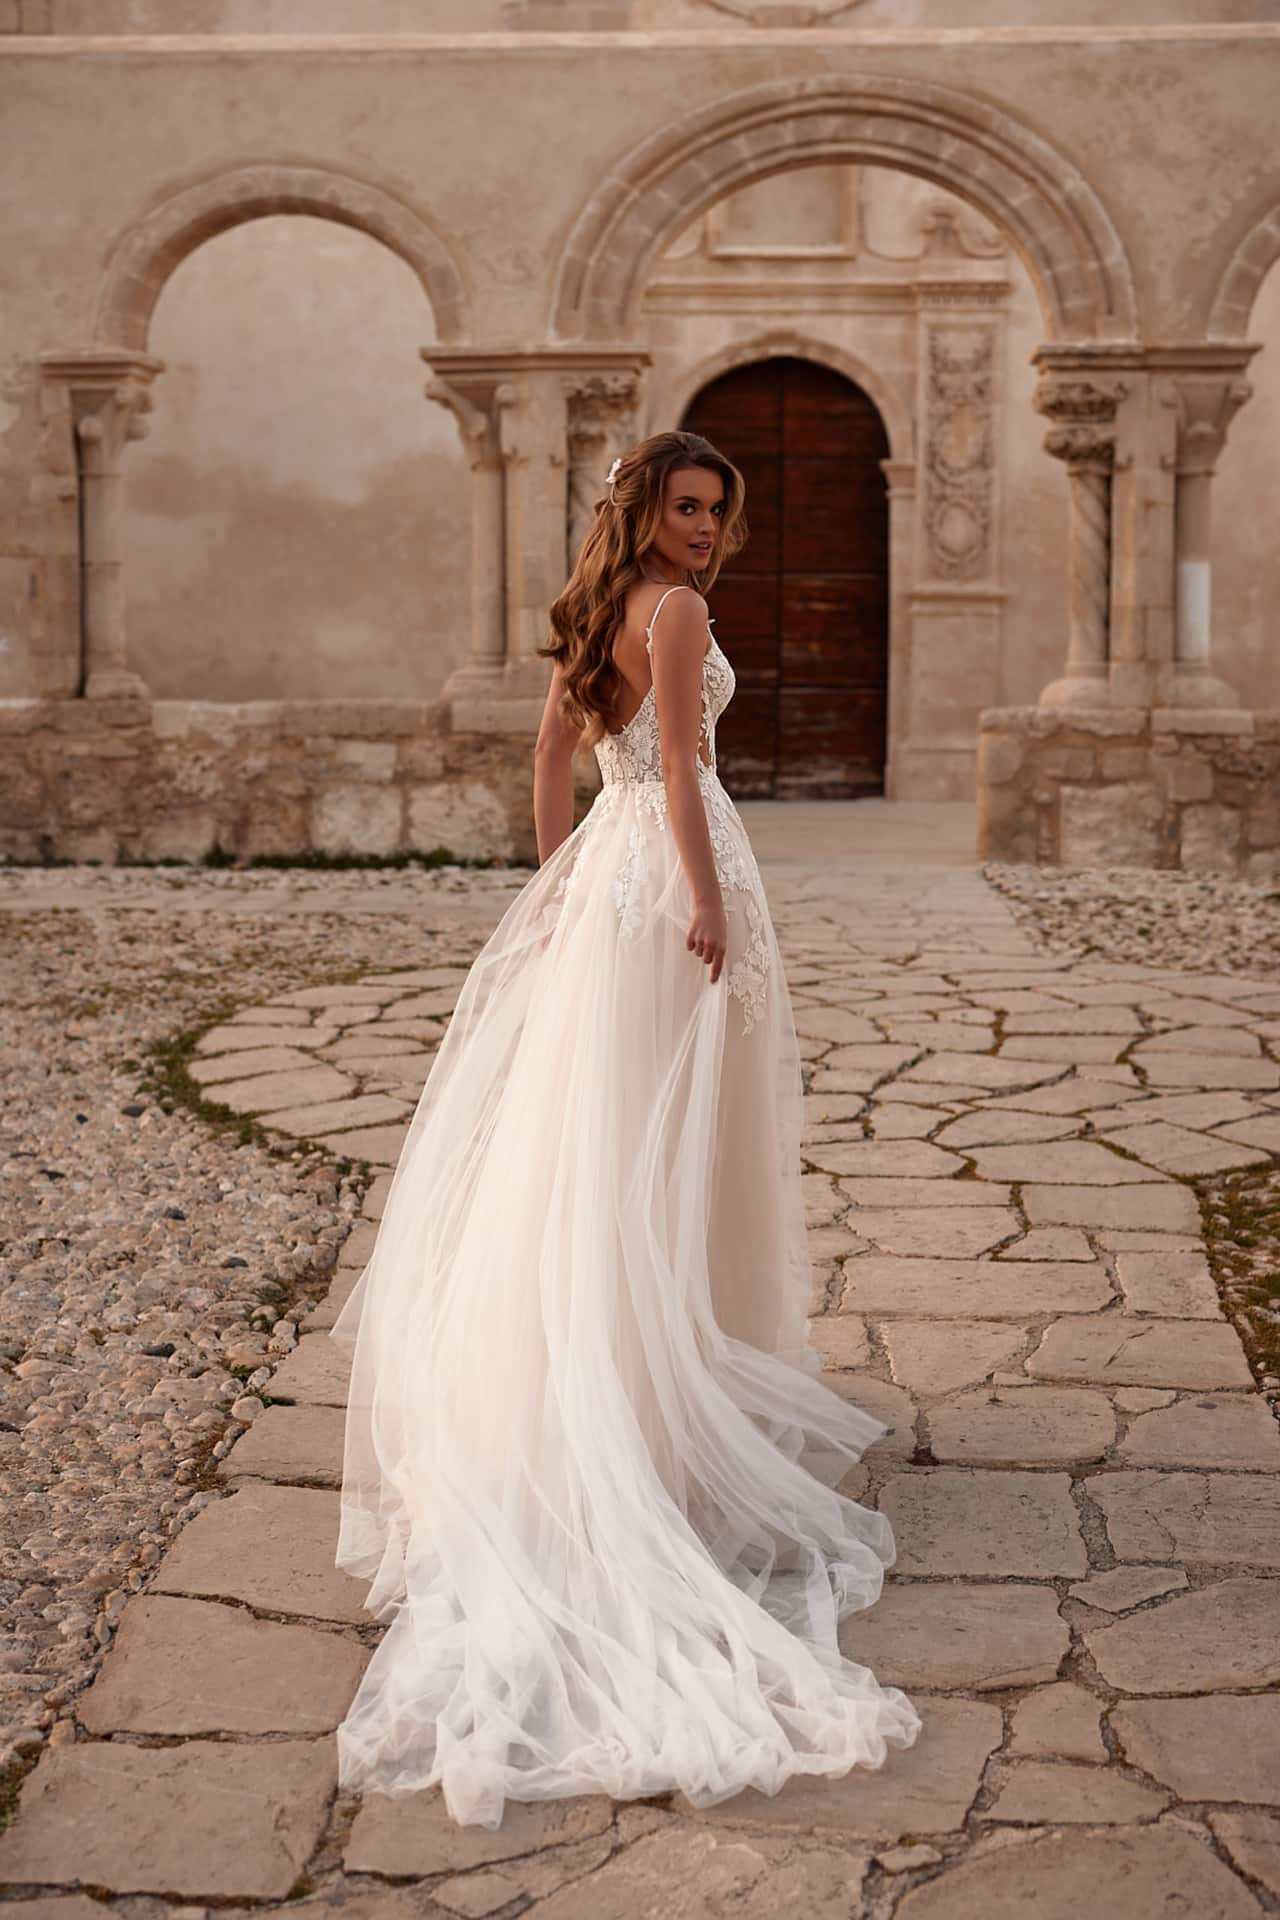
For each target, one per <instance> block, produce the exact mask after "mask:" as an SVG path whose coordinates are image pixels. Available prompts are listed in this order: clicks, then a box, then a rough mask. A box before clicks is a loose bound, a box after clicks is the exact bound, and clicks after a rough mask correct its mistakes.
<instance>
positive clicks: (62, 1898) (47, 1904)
mask: <svg viewBox="0 0 1280 1920" xmlns="http://www.w3.org/2000/svg"><path fill="white" fill-rule="evenodd" d="M5 1904H6V1906H7V1907H8V1909H9V1911H8V1913H7V1914H6V1915H5V1920H104V1914H105V1913H107V1912H110V1908H105V1907H104V1906H103V1903H102V1901H100V1900H90V1899H89V1897H88V1895H87V1894H83V1893H50V1894H46V1895H45V1897H44V1899H43V1900H10V1901H6V1902H5Z"/></svg>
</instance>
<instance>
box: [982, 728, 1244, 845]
mask: <svg viewBox="0 0 1280 1920" xmlns="http://www.w3.org/2000/svg"><path fill="white" fill-rule="evenodd" d="M978 853H979V857H980V858H982V859H984V860H1001V861H1009V862H1026V863H1031V864H1036V865H1042V866H1091V867H1112V866H1113V867H1165V868H1169V867H1173V868H1179V869H1181V870H1183V871H1184V872H1191V873H1196V872H1199V873H1226V874H1234V875H1236V876H1238V877H1240V878H1243V879H1250V880H1262V881H1267V880H1272V879H1275V878H1277V877H1280V713H1247V712H1243V711H1238V710H1235V709H1216V710H1207V711H1203V712H1200V711H1192V710H1191V709H1181V708H1172V707H1169V708H1161V707H1157V708H1156V709H1155V710H1154V711H1149V710H1145V709H1140V708H1125V707H1105V708H1075V709H1073V708H1048V707H1000V708H993V709H990V710H988V711H987V712H985V713H984V714H983V715H982V718H981V725H980V732H979V739H978Z"/></svg>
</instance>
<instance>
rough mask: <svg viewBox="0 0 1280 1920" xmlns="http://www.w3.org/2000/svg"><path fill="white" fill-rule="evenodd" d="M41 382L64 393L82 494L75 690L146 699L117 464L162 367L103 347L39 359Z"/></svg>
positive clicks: (138, 433)
mask: <svg viewBox="0 0 1280 1920" xmlns="http://www.w3.org/2000/svg"><path fill="white" fill-rule="evenodd" d="M40 364H41V367H42V368H43V370H44V376H45V378H46V380H49V381H52V382H58V383H61V384H62V385H63V386H65V388H66V389H67V399H68V408H69V413H70V419H71V429H72V433H73V435H74V437H75V446H76V464H77V475H78V482H79V489H80V633H81V650H82V651H81V674H80V685H79V687H78V689H77V691H78V692H80V693H82V694H84V696H85V697H86V698H87V699H90V700H118V699H141V700H146V699H149V698H150V688H149V687H148V686H147V683H146V681H145V680H143V678H142V677H141V675H140V674H137V673H134V672H133V671H132V669H131V668H130V667H129V665H128V661H127V653H128V642H127V636H126V633H125V598H124V559H123V555H122V540H121V531H120V522H121V517H122V499H123V487H122V484H121V470H120V462H121V457H122V455H123V452H124V448H125V445H126V442H128V441H130V440H141V439H143V438H144V437H145V435H146V431H147V422H146V420H145V418H144V415H145V414H147V413H148V412H149V411H150V409H151V406H152V397H151V394H150V392H149V388H150V385H151V382H152V380H153V379H154V378H155V376H156V374H157V373H160V372H161V371H163V368H164V361H163V360H157V359H154V358H153V357H152V356H151V355H149V354H144V353H130V352H127V351H120V352H117V351H114V350H113V349H110V348H107V349H102V350H100V351H96V352H89V353H83V354H59V353H51V354H42V355H41V356H40Z"/></svg>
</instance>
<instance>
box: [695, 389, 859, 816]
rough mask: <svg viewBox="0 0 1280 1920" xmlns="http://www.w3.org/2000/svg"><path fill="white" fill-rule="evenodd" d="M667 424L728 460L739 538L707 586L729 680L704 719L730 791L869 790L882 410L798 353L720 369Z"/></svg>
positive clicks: (814, 793)
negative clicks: (740, 492)
mask: <svg viewBox="0 0 1280 1920" xmlns="http://www.w3.org/2000/svg"><path fill="white" fill-rule="evenodd" d="M681 425H682V426H683V427H685V428H687V429H688V430H689V431H691V432H694V433H701V434H705V435H706V437H707V439H708V440H710V441H711V442H712V443H713V444H714V445H715V446H717V447H719V448H720V450H721V451H722V452H723V453H725V454H727V455H728V457H729V458H730V459H731V460H732V461H733V462H734V464H735V466H737V467H739V468H741V470H742V473H743V476H744V478H745V480H746V483H747V524H748V527H749V528H750V538H749V540H748V542H747V545H746V547H745V548H744V549H743V551H742V552H741V553H740V554H739V555H738V556H737V557H736V558H735V559H733V560H731V561H729V563H728V565H727V566H726V567H725V568H724V570H723V571H722V573H721V574H720V577H719V579H718V580H717V582H716V584H715V586H714V587H713V588H712V590H711V593H710V595H709V596H708V603H709V605H710V608H711V611H712V613H713V614H714V615H715V616H716V636H717V638H718V639H719V641H720V643H721V645H722V646H723V648H724V650H725V652H726V653H727V654H728V656H729V658H730V659H731V660H732V662H733V667H734V672H735V674H736V676H737V690H736V692H735V693H734V697H733V699H732V701H731V702H730V704H729V708H728V711H727V712H726V713H725V715H724V717H723V719H722V720H721V721H720V723H719V725H718V727H717V729H716V757H717V760H718V762H719V767H720V774H721V778H722V779H723V780H724V783H725V786H726V787H727V788H728V789H729V791H730V793H732V794H734V795H736V796H738V797H740V798H744V799H746V798H751V799H754V798H758V797H769V796H773V797H777V798H789V797H793V796H795V797H798V796H811V797H815V798H816V797H830V798H837V797H839V798H848V797H853V796H857V795H859V794H869V793H882V792H883V791H884V763H885V741H886V721H887V704H888V677H889V671H888V669H889V506H888V492H887V487H886V483H885V477H884V474H883V472H882V470H881V467H880V462H881V461H882V460H884V459H887V457H888V454H889V444H888V439H887V437H886V435H885V430H884V425H883V422H882V421H881V419H880V415H879V413H878V412H877V410H876V408H875V406H874V404H873V403H872V401H871V400H870V399H868V397H867V395H866V394H865V393H864V392H863V391H862V389H861V388H860V387H857V386H855V385H854V384H853V382H852V381H851V380H846V379H845V378H844V376H843V375H842V374H838V373H834V372H832V371H831V370H830V369H829V368H827V367H821V366H818V365H817V364H816V363H815V362H813V361H810V360H800V359H786V358H782V357H779V358H776V359H769V360H763V361H759V362H756V363H754V364H753V365H751V366H747V367H739V368H736V369H735V370H734V371H733V372H732V373H726V374H724V375H722V376H721V378H720V379H718V380H713V381H712V382H711V383H710V385H709V386H706V387H704V388H703V390H702V392H701V393H700V394H698V396H697V398H696V399H695V400H694V401H693V403H692V405H691V406H690V407H689V409H688V411H687V413H686V414H685V417H684V419H683V421H682V422H681Z"/></svg>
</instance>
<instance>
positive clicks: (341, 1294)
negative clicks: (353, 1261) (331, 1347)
mask: <svg viewBox="0 0 1280 1920" xmlns="http://www.w3.org/2000/svg"><path fill="white" fill-rule="evenodd" d="M359 1277H360V1269H359V1268H358V1267H347V1268H343V1267H342V1266H339V1268H338V1272H337V1276H336V1278H335V1279H334V1282H333V1285H332V1286H331V1287H330V1288H329V1291H328V1293H326V1294H325V1296H324V1299H323V1300H321V1301H320V1302H319V1303H318V1304H317V1305H316V1306H314V1307H312V1309H311V1311H310V1313H309V1314H308V1315H307V1317H306V1319H305V1320H303V1321H302V1322H301V1327H302V1331H303V1332H304V1333H316V1332H321V1331H327V1330H328V1328H330V1327H331V1326H332V1325H333V1323H334V1321H335V1320H336V1319H337V1317H338V1315H339V1313H340V1312H341V1311H342V1309H343V1307H344V1306H345V1305H346V1303H347V1301H348V1299H349V1298H350V1295H351V1290H352V1288H353V1287H354V1286H355V1284H356V1282H357V1280H358V1279H359Z"/></svg>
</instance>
